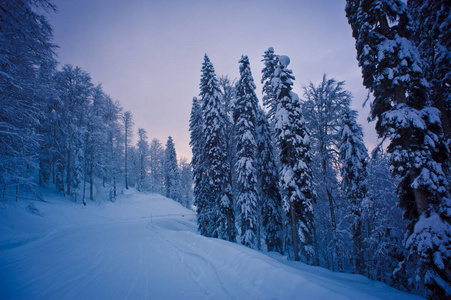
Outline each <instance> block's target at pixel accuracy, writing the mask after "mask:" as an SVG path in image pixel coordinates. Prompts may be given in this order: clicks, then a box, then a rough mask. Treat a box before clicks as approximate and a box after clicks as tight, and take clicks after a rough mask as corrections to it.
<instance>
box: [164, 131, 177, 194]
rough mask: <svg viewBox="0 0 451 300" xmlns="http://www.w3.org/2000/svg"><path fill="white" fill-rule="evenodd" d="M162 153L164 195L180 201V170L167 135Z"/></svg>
mask: <svg viewBox="0 0 451 300" xmlns="http://www.w3.org/2000/svg"><path fill="white" fill-rule="evenodd" d="M164 153H165V160H164V185H165V188H166V197H168V198H171V199H173V200H175V201H177V202H181V183H180V170H179V166H178V164H177V154H176V152H175V146H174V142H173V140H172V137H168V141H167V142H166V150H165V152H164Z"/></svg>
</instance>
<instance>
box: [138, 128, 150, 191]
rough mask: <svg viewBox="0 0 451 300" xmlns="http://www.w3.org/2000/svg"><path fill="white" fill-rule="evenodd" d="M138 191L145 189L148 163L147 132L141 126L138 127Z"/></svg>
mask: <svg viewBox="0 0 451 300" xmlns="http://www.w3.org/2000/svg"><path fill="white" fill-rule="evenodd" d="M137 146H138V147H137V148H138V149H137V150H138V159H139V162H138V165H139V168H138V169H139V175H138V191H143V190H146V189H147V188H148V187H147V185H146V183H147V169H148V164H149V143H148V142H147V132H146V130H144V129H143V128H139V129H138V145H137Z"/></svg>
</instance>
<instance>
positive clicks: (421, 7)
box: [407, 0, 451, 147]
mask: <svg viewBox="0 0 451 300" xmlns="http://www.w3.org/2000/svg"><path fill="white" fill-rule="evenodd" d="M407 7H408V9H409V12H410V15H411V16H412V19H413V25H414V28H415V34H414V35H413V41H414V43H415V45H416V46H417V48H418V51H419V53H420V57H421V59H422V60H423V66H422V67H423V72H424V76H425V78H426V79H427V81H428V82H429V84H430V90H429V91H430V100H431V103H432V106H433V107H436V108H438V109H439V110H440V119H441V121H442V127H443V132H444V136H445V138H446V139H447V140H448V147H449V146H450V145H451V144H450V140H451V121H450V120H451V21H450V14H451V5H449V2H448V1H446V0H408V1H407Z"/></svg>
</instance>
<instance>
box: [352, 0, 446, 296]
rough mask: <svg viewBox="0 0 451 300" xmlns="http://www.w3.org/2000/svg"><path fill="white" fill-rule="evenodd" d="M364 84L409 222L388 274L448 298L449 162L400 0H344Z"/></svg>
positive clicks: (410, 29)
mask: <svg viewBox="0 0 451 300" xmlns="http://www.w3.org/2000/svg"><path fill="white" fill-rule="evenodd" d="M346 15H347V17H348V22H349V23H350V25H351V27H352V32H353V36H354V38H355V39H356V49H357V58H358V60H359V65H360V66H361V68H362V73H363V84H364V85H365V87H367V88H368V89H369V90H370V91H371V92H372V94H373V96H374V100H373V103H372V107H371V108H372V109H371V114H372V115H371V116H372V118H373V119H377V123H376V130H377V132H378V134H379V136H380V137H383V138H389V139H390V140H391V141H390V144H389V146H388V151H389V153H390V154H391V157H390V166H391V172H392V174H394V175H398V176H400V178H401V182H400V184H399V186H398V196H399V205H400V207H402V208H403V209H404V217H405V218H407V219H409V220H410V224H409V227H408V230H407V234H406V237H407V238H406V240H405V247H406V249H407V256H406V257H405V260H404V261H403V262H402V263H401V264H400V266H399V268H398V269H397V270H396V271H395V275H396V274H397V273H398V272H401V271H403V272H405V274H412V276H411V277H410V279H409V281H408V282H406V283H405V284H406V285H409V286H410V287H411V288H413V289H416V291H417V292H420V293H422V294H423V295H425V296H428V297H431V298H437V299H438V298H445V297H449V296H450V295H451V284H450V283H451V266H450V262H451V224H450V223H451V200H450V196H449V185H448V182H447V180H446V177H445V174H444V172H443V166H444V165H443V164H444V163H447V161H448V159H449V155H448V149H447V146H446V143H445V139H444V137H443V131H442V126H441V122H440V117H439V116H440V114H439V111H438V110H437V109H436V108H433V107H430V106H429V103H430V101H429V99H428V84H427V81H426V80H425V79H424V76H423V71H422V69H421V66H422V62H421V61H420V57H419V53H418V51H417V48H416V47H415V45H414V43H413V42H412V34H413V31H412V29H413V26H412V22H411V18H410V15H409V13H408V11H407V7H406V5H405V4H404V3H403V2H402V1H401V0H378V1H364V0H361V1H359V0H348V1H347V6H346Z"/></svg>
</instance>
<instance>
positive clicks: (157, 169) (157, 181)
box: [149, 139, 165, 195]
mask: <svg viewBox="0 0 451 300" xmlns="http://www.w3.org/2000/svg"><path fill="white" fill-rule="evenodd" d="M149 152H150V155H149V169H150V174H149V175H150V190H151V191H152V192H154V193H159V194H161V195H164V189H163V187H164V174H163V173H164V159H165V158H164V157H165V155H164V148H163V145H161V142H160V141H159V140H157V139H153V140H152V141H151V142H150V150H149Z"/></svg>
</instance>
